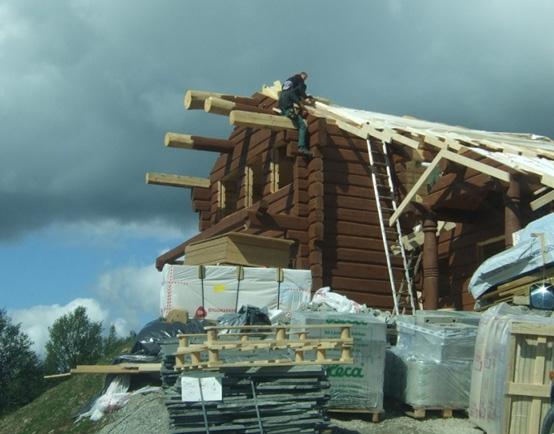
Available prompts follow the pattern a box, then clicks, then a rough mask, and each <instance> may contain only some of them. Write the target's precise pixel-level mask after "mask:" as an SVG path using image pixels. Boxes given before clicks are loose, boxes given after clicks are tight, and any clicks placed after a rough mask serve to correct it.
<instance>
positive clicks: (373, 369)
mask: <svg viewBox="0 0 554 434" xmlns="http://www.w3.org/2000/svg"><path fill="white" fill-rule="evenodd" d="M291 321H292V323H293V324H296V325H317V324H319V325H328V324H333V323H335V324H340V323H347V324H351V325H352V332H351V333H352V337H353V341H354V344H353V347H352V359H353V364H352V365H350V366H341V365H335V366H333V365H331V366H329V367H328V368H327V372H328V374H329V381H330V382H331V389H330V394H331V400H330V402H329V406H330V407H331V408H333V409H334V410H335V411H342V412H348V413H352V412H360V413H362V414H371V416H372V419H374V420H375V419H377V418H378V417H379V414H380V413H382V412H383V377H384V370H385V348H386V345H387V324H385V322H384V321H383V320H382V319H379V318H376V317H375V316H374V315H373V314H371V313H367V314H346V313H338V312H325V311H321V312H317V311H298V312H294V314H293V316H292V319H291ZM339 332H340V330H339V329H333V328H325V327H323V328H321V329H314V333H317V336H318V337H320V338H330V339H332V338H337V337H338V336H339ZM331 354H332V355H333V353H331ZM334 355H335V356H338V355H337V354H334Z"/></svg>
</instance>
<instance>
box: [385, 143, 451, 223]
mask: <svg viewBox="0 0 554 434" xmlns="http://www.w3.org/2000/svg"><path fill="white" fill-rule="evenodd" d="M445 152H446V151H445V150H444V149H443V150H441V151H440V152H439V153H438V154H437V155H436V156H435V158H434V159H433V161H431V163H430V164H429V166H427V168H426V169H425V171H424V172H423V173H422V174H421V176H420V177H419V179H418V180H417V182H416V183H415V184H414V186H413V187H412V189H411V190H410V191H409V192H408V194H406V196H405V197H404V200H402V203H401V204H400V205H399V206H398V208H396V211H395V212H394V213H393V215H392V216H391V218H390V220H389V226H393V225H394V224H395V223H396V220H398V217H400V214H402V213H403V212H404V210H405V209H406V207H407V206H408V205H409V204H410V202H411V201H412V200H413V199H414V198H415V196H416V194H417V192H418V191H419V189H420V188H421V187H422V186H423V184H424V183H425V182H426V181H427V179H428V178H429V176H431V173H433V170H435V168H436V167H437V165H438V164H439V162H440V160H441V159H442V158H443V156H444V153H445Z"/></svg>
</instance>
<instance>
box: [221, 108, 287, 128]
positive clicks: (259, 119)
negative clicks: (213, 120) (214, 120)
mask: <svg viewBox="0 0 554 434" xmlns="http://www.w3.org/2000/svg"><path fill="white" fill-rule="evenodd" d="M229 123H230V124H231V125H233V126H236V127H237V126H240V127H250V128H265V129H269V130H275V131H279V130H286V129H289V130H295V129H296V127H295V126H294V124H293V123H292V121H291V120H290V119H289V118H287V117H286V116H275V115H268V114H264V113H252V112H245V111H240V110H233V111H232V112H231V113H229Z"/></svg>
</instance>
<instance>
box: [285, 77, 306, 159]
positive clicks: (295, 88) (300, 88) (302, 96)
mask: <svg viewBox="0 0 554 434" xmlns="http://www.w3.org/2000/svg"><path fill="white" fill-rule="evenodd" d="M307 79H308V74H307V73H305V72H300V73H298V74H295V75H293V76H292V77H290V78H288V79H287V80H286V81H285V82H284V83H283V88H282V90H281V94H280V95H279V109H280V110H281V114H282V115H283V116H287V117H288V118H290V120H291V121H292V123H293V124H294V126H295V127H296V128H298V150H299V151H300V152H302V153H303V154H304V155H307V156H311V155H312V153H311V152H310V149H309V147H308V144H307V134H306V132H307V128H306V121H305V120H304V118H305V117H306V116H307V112H306V108H305V106H304V105H305V104H313V98H312V97H311V96H310V95H308V94H306V80H307Z"/></svg>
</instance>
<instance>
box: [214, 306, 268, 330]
mask: <svg viewBox="0 0 554 434" xmlns="http://www.w3.org/2000/svg"><path fill="white" fill-rule="evenodd" d="M217 325H218V326H226V325H227V326H241V325H271V321H270V320H269V317H268V316H267V309H265V308H263V309H260V308H259V307H255V306H250V305H248V306H242V307H241V308H240V310H239V311H238V312H237V313H226V314H225V315H221V316H220V317H219V318H218V319H217Z"/></svg>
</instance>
